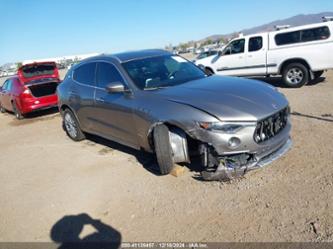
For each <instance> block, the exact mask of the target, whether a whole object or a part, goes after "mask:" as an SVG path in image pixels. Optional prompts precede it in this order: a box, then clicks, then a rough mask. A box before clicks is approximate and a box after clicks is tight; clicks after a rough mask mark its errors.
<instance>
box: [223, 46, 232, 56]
mask: <svg viewBox="0 0 333 249" xmlns="http://www.w3.org/2000/svg"><path fill="white" fill-rule="evenodd" d="M223 54H224V55H229V54H231V47H227V48H226V49H225V50H224V51H223Z"/></svg>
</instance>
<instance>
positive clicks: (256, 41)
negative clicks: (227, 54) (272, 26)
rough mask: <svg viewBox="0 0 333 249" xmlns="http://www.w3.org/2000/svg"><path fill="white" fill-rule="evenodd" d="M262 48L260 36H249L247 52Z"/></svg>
mask: <svg viewBox="0 0 333 249" xmlns="http://www.w3.org/2000/svg"><path fill="white" fill-rule="evenodd" d="M260 49H262V37H261V36H256V37H251V38H250V40H249V52H254V51H258V50H260Z"/></svg>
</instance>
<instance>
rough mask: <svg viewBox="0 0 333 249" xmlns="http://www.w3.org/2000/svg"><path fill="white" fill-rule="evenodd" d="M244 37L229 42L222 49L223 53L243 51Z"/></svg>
mask: <svg viewBox="0 0 333 249" xmlns="http://www.w3.org/2000/svg"><path fill="white" fill-rule="evenodd" d="M244 47H245V39H240V40H235V41H233V42H231V43H230V44H229V45H228V46H227V47H226V48H225V49H224V51H223V55H230V54H240V53H244Z"/></svg>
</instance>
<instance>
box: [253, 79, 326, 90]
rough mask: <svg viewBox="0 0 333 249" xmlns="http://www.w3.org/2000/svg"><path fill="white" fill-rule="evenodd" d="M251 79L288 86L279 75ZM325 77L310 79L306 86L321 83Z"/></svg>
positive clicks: (277, 85) (283, 86)
mask: <svg viewBox="0 0 333 249" xmlns="http://www.w3.org/2000/svg"><path fill="white" fill-rule="evenodd" d="M251 79H254V80H260V81H263V82H266V83H268V84H270V85H272V86H275V87H281V88H289V87H287V86H285V85H284V84H283V81H282V78H281V77H253V78H251ZM325 79H326V78H325V77H319V78H318V79H315V80H312V81H310V82H309V83H308V84H306V86H314V85H317V84H319V83H323V82H325Z"/></svg>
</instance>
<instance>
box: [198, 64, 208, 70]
mask: <svg viewBox="0 0 333 249" xmlns="http://www.w3.org/2000/svg"><path fill="white" fill-rule="evenodd" d="M198 67H199V68H200V69H201V70H202V71H204V72H205V70H206V68H205V66H204V65H202V64H200V65H198Z"/></svg>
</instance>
